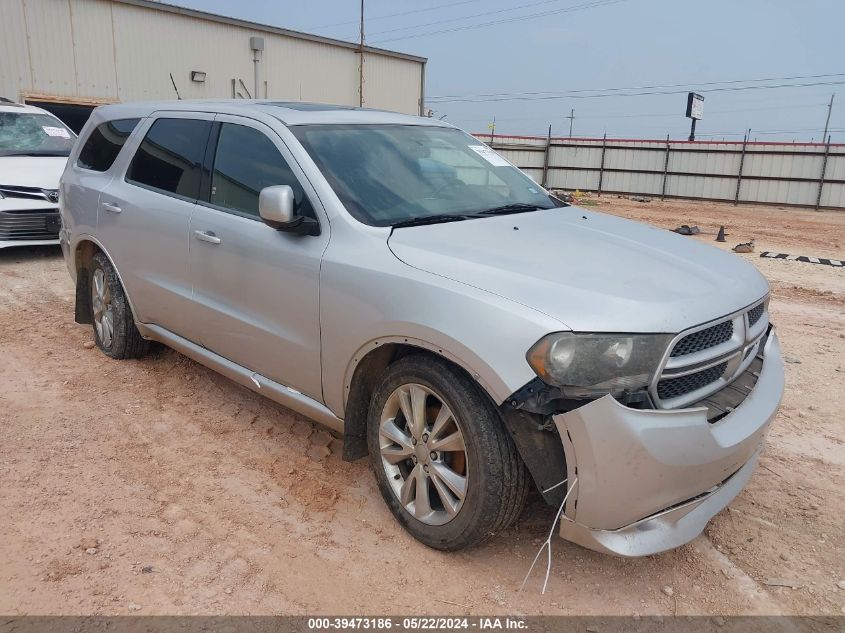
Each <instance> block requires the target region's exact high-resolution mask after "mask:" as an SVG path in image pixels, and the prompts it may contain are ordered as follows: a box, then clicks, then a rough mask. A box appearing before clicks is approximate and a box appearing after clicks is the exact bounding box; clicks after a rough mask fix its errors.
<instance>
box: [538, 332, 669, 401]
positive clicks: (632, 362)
mask: <svg viewBox="0 0 845 633" xmlns="http://www.w3.org/2000/svg"><path fill="white" fill-rule="evenodd" d="M671 340H672V335H671V334H574V333H572V332H559V333H557V334H549V335H547V336H544V337H543V338H541V339H540V340H539V341H537V342H536V343H535V344H534V345H533V346H532V347H531V349H530V350H528V353H527V354H526V355H525V358H526V360H527V361H528V364H529V365H531V368H532V369H533V370H534V372H535V373H536V374H537V375H538V376H539V377H540V378H541V379H542V380H543V381H544V382H545V383H547V384H550V385H554V386H557V387H562V388H563V389H564V393H565V394H566V395H567V396H569V397H572V398H588V397H595V396H600V395H603V394H607V393H610V394H613V395H620V394H622V393H624V392H626V391H627V392H631V391H636V390H638V389H642V388H644V387H647V386H648V384H649V381H650V380H651V377H652V376H653V375H654V372H655V371H656V370H657V366H658V365H659V363H660V360H661V359H662V358H663V354H664V353H665V352H666V347H667V346H668V345H669V341H671Z"/></svg>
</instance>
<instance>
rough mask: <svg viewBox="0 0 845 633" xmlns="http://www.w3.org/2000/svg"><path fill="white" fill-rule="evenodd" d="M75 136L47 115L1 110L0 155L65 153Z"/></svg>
mask: <svg viewBox="0 0 845 633" xmlns="http://www.w3.org/2000/svg"><path fill="white" fill-rule="evenodd" d="M75 139H76V135H74V133H73V132H71V131H70V130H69V129H68V128H67V127H66V126H65V124H64V123H62V122H61V121H59V120H58V119H57V118H55V117H52V116H49V115H47V114H39V113H32V112H0V156H67V155H68V154H70V150H71V147H73V142H74V140H75Z"/></svg>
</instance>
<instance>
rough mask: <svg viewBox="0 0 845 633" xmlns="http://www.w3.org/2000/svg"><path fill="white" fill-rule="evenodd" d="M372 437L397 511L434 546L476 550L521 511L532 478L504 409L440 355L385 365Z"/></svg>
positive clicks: (382, 483) (380, 476)
mask: <svg viewBox="0 0 845 633" xmlns="http://www.w3.org/2000/svg"><path fill="white" fill-rule="evenodd" d="M367 440H368V446H369V452H370V457H371V458H372V460H373V466H374V470H375V475H376V480H377V482H378V486H379V490H380V491H381V494H382V497H383V498H384V500H385V502H386V503H387V505H388V507H389V508H390V510H391V512H392V513H393V516H394V517H396V519H397V520H398V521H399V523H400V524H402V526H403V527H404V528H405V529H406V530H407V531H408V532H410V533H411V535H412V536H413V537H414V538H416V539H417V540H419V541H421V542H422V543H424V544H425V545H428V546H429V547H433V548H436V549H441V550H449V551H451V550H459V549H463V548H466V547H471V546H473V545H476V544H477V543H480V542H481V541H483V540H485V539H487V538H489V537H490V536H492V535H494V534H496V533H497V532H500V531H501V530H503V529H505V528H507V527H508V526H509V525H510V524H511V523H512V522H513V521H514V520H515V519H516V518H517V517H518V516H519V513H520V511H521V510H522V506H523V503H524V501H525V496H526V493H527V486H528V478H527V474H526V471H525V466H524V464H523V463H522V460H521V459H520V457H519V455H518V454H517V451H516V447H515V446H514V444H513V441H512V440H511V438H510V436H509V435H508V433H507V431H506V430H505V428H504V425H503V423H502V420H501V418H500V416H499V413H498V411H497V410H496V408H495V406H494V405H493V403H492V402H490V400H489V399H488V398H487V396H486V394H484V393H483V392H482V391H481V390H480V389H479V387H478V386H477V385H476V383H475V382H474V381H472V380H471V379H470V378H469V376H467V375H466V374H465V373H464V372H462V371H461V370H459V369H457V368H455V367H454V366H452V365H450V364H449V363H447V362H446V361H444V360H442V359H439V358H437V357H432V356H427V355H413V356H406V357H405V358H402V359H400V360H399V361H397V362H396V363H394V364H392V365H390V366H389V367H388V368H387V370H385V373H384V375H383V376H382V378H381V381H380V383H379V385H378V387H377V388H376V390H375V392H374V394H373V397H372V400H371V402H370V409H369V415H368V423H367Z"/></svg>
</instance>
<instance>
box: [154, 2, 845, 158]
mask: <svg viewBox="0 0 845 633" xmlns="http://www.w3.org/2000/svg"><path fill="white" fill-rule="evenodd" d="M167 1H168V2H169V3H170V4H179V5H182V6H187V7H191V8H195V9H200V10H203V11H209V12H212V13H219V14H222V15H228V16H232V17H237V18H241V19H246V20H252V21H255V22H261V23H264V24H271V25H274V26H280V27H284V28H290V29H294V30H299V31H305V32H308V33H316V34H319V35H325V36H329V37H334V38H338V39H345V40H350V41H357V39H358V27H359V25H358V20H359V11H360V2H359V0H309V1H308V2H292V1H284V0H248V1H244V0H167ZM843 24H845V1H843V0H696V1H693V0H453V1H452V2H446V1H445V0H365V33H366V36H365V37H366V40H365V41H366V42H367V43H368V44H370V45H372V46H377V47H381V48H388V49H391V50H398V51H401V52H406V53H411V54H414V55H420V56H423V57H427V58H428V60H429V62H428V66H427V69H426V105H427V106H428V107H430V108H432V110H433V115H434V116H435V117H438V118H441V117H445V120H446V121H449V122H451V123H452V124H454V125H457V126H459V127H462V128H464V129H466V130H468V131H471V132H484V131H487V130H488V129H489V128H488V126H489V125H490V124H491V123H492V121H493V119H494V117H495V121H496V133H497V134H526V135H530V134H543V135H545V134H546V132H547V130H548V126H549V125H551V126H552V134H553V135H555V136H568V135H569V125H570V119H568V118H566V117H568V116H569V115H570V113H571V111H572V110H573V109H574V111H575V112H574V119H573V120H572V123H573V135H574V136H582V137H583V136H588V137H600V136H601V135H603V134H605V133H606V134H607V135H608V137H612V138H665V137H666V135H667V134H669V135H670V136H671V137H672V138H673V139H684V138H686V137H687V136H688V135H689V127H690V120H689V119H687V118H685V116H684V114H685V108H686V99H687V94H686V93H687V92H688V91H690V90H692V91H696V92H699V93H700V94H702V95H703V96H704V98H705V101H704V118H703V119H702V120H701V121H699V122H698V124H697V127H696V138H699V139H702V140H705V139H707V140H709V139H722V138H724V139H728V140H737V139H742V136H743V133H744V132H745V130H747V129H748V128H750V129H751V139H752V140H754V139H756V140H761V141H762V140H785V141H793V140H794V141H809V140H814V141H820V140H821V138H822V136H823V129H824V126H825V118H826V116H827V111H828V102H829V100H830V97H831V95H832V94H834V93H837V92H839V93H841V94H838V95H837V96H836V98H835V100H834V105H833V109H832V116H831V121H830V130H831V134H832V138H833V141H834V142H845V37H843V36H842V25H843ZM784 84H786V85H787V86H788V87H769V86H783V85H784ZM796 84H814V85H801V86H798V85H796ZM762 86H767V87H766V88H762ZM643 92H645V93H648V94H636V93H643ZM655 93H658V94H655Z"/></svg>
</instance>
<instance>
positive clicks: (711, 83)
mask: <svg viewBox="0 0 845 633" xmlns="http://www.w3.org/2000/svg"><path fill="white" fill-rule="evenodd" d="M829 77H845V73H829V74H825V75H792V76H790V77H760V78H757V79H726V80H724V81H705V82H692V81H688V82H685V83H680V84H663V85H655V86H630V87H627V88H619V87H612V88H581V89H578V90H564V91H551V90H541V91H539V92H488V93H481V94H475V95H434V96H430V97H428V100H434V99H453V98H454V99H464V98H475V97H512V96H535V95H569V94H578V93H582V92H611V91H613V92H618V91H620V90H652V89H660V88H681V87H684V86H696V87H697V86H719V85H723V84H746V83H759V82H762V81H793V80H797V79H826V78H829Z"/></svg>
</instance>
